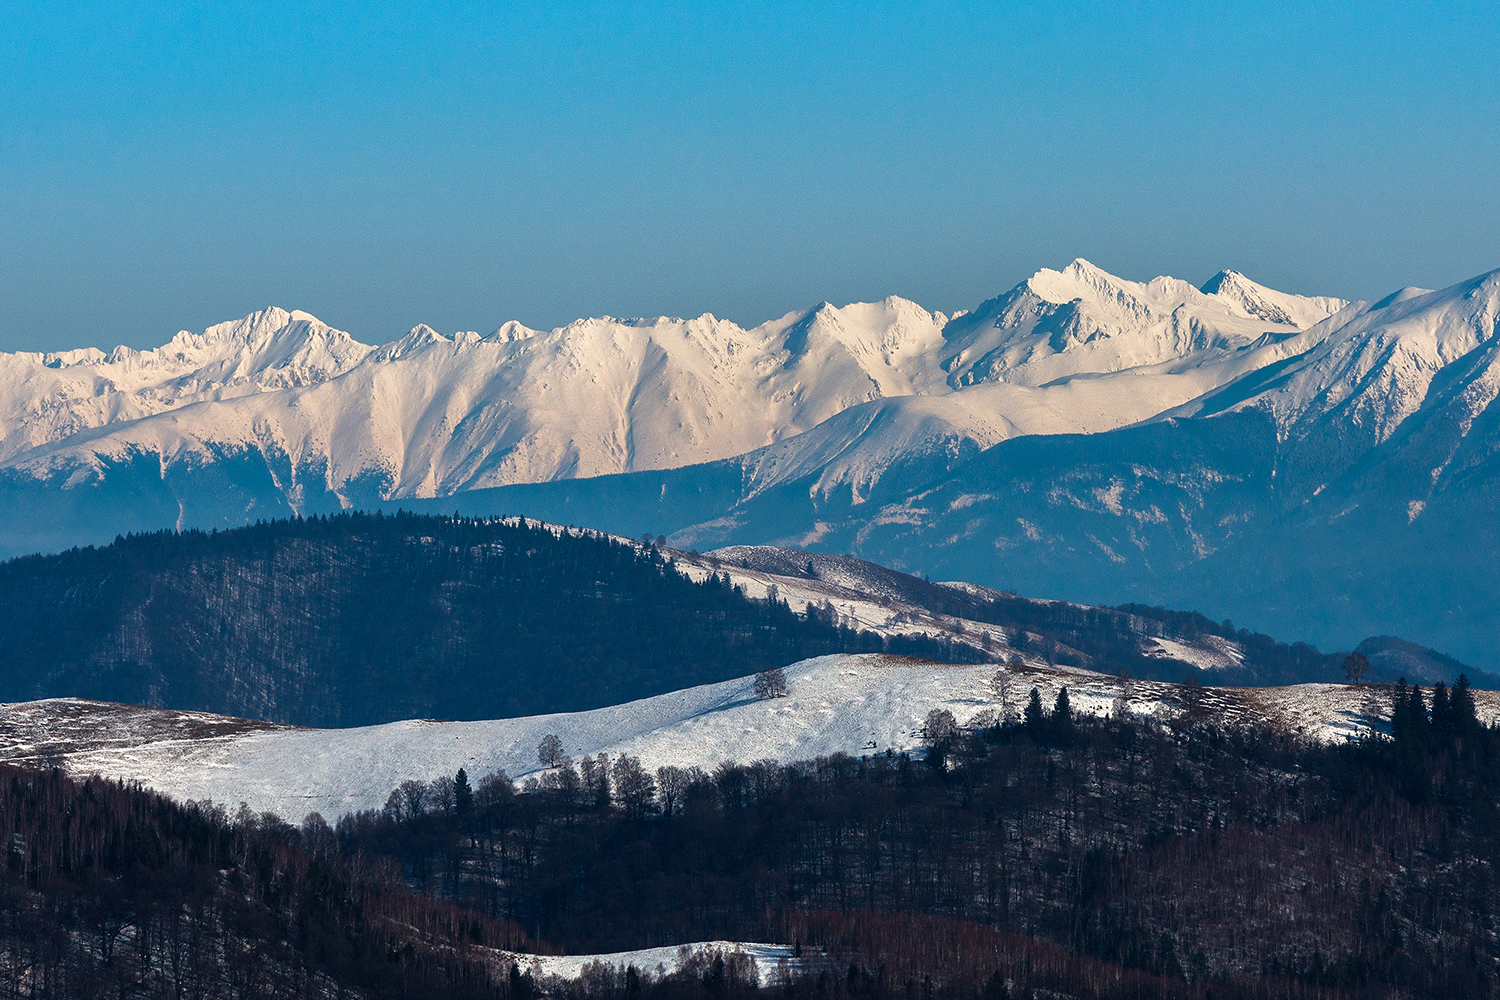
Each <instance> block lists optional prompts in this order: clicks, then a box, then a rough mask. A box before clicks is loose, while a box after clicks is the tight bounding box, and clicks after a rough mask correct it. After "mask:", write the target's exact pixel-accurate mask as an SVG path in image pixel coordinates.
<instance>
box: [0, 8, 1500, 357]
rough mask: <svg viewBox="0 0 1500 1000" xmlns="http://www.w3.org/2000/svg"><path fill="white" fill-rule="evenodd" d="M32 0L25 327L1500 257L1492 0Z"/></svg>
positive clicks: (742, 308) (390, 324) (1375, 288)
mask: <svg viewBox="0 0 1500 1000" xmlns="http://www.w3.org/2000/svg"><path fill="white" fill-rule="evenodd" d="M20 6H21V5H6V6H5V7H4V8H3V12H0V38H3V39H4V40H3V41H0V57H3V58H0V108H3V109H4V110H3V111H0V349H3V350H15V349H29V350H47V349H56V348H61V347H71V346H81V345H85V344H94V345H98V346H111V345H113V344H116V343H126V344H131V345H134V346H146V345H151V344H156V343H160V342H162V341H164V340H165V339H166V338H167V337H169V336H170V335H171V334H172V333H173V332H175V331H176V330H178V329H180V328H189V329H201V328H202V327H203V326H205V325H207V324H209V323H212V322H216V321H219V320H223V319H228V318H232V317H236V316H240V315H243V314H244V313H246V312H248V311H250V310H252V309H256V308H260V307H263V306H266V305H272V304H276V305H282V306H285V307H287V308H300V309H306V310H308V311H310V312H313V313H316V314H317V315H319V316H320V317H322V318H323V319H325V320H326V321H328V322H330V323H333V324H334V325H336V326H340V327H342V328H345V329H348V330H350V331H351V332H353V333H354V334H355V335H356V336H359V337H360V338H362V339H365V340H369V341H381V340H388V339H391V338H394V337H396V336H399V335H400V334H401V333H403V332H405V330H406V329H408V328H409V327H411V326H412V325H413V324H415V323H417V322H427V323H430V324H432V325H433V326H436V327H438V328H439V329H442V330H454V329H478V330H480V331H489V330H492V329H494V328H495V327H496V326H498V325H499V324H500V323H501V322H503V321H504V320H507V319H518V320H520V321H522V322H523V323H527V324H529V325H532V326H540V327H550V326H554V325H557V324H560V323H564V322H566V321H568V320H569V319H572V318H574V317H577V316H581V315H594V314H601V313H609V314H612V315H617V316H635V315H658V314H676V315H695V314H697V313H700V312H704V311H710V312H713V313H715V314H717V315H721V316H727V317H729V318H731V319H734V320H737V321H739V322H742V323H746V324H750V323H756V322H760V321H763V320H765V319H768V318H770V317H772V316H775V315H780V314H781V313H783V312H786V311H788V310H790V309H794V308H800V307H804V306H808V305H812V304H815V303H817V302H820V301H822V300H824V299H829V300H832V301H835V302H838V303H843V302H847V301H852V300H859V299H871V298H879V297H882V296H885V295H888V294H899V295H905V296H907V297H910V298H914V299H916V300H918V301H920V302H922V303H923V304H924V305H927V306H929V307H930V308H940V309H947V310H951V309H958V308H968V307H972V306H974V305H975V304H977V303H978V302H979V301H981V300H982V299H984V298H987V297H989V296H991V295H994V294H996V293H997V292H1000V291H1002V290H1004V289H1006V288H1008V287H1010V286H1011V285H1013V284H1015V283H1016V282H1017V281H1020V280H1022V279H1023V278H1025V277H1026V276H1027V275H1028V274H1030V273H1031V272H1033V271H1034V270H1036V269H1037V268H1038V267H1043V266H1051V267H1060V266H1062V265H1064V264H1066V263H1067V262H1068V261H1069V260H1071V259H1072V258H1073V257H1075V256H1084V257H1087V258H1089V259H1090V260H1092V261H1094V262H1095V263H1096V264H1099V265H1100V266H1101V267H1104V268H1106V269H1108V270H1111V271H1114V272H1115V273H1118V274H1122V275H1124V276H1126V277H1131V278H1138V279H1144V278H1149V277H1151V276H1153V275H1156V274H1159V273H1169V274H1174V275H1176V276H1178V277H1183V278H1188V279H1190V280H1194V281H1199V282H1201V281H1203V280H1205V279H1206V278H1208V277H1209V276H1210V275H1211V274H1213V273H1214V272H1215V271H1216V270H1218V269H1219V268H1221V267H1234V268H1237V269H1239V270H1242V271H1244V272H1246V273H1247V274H1249V275H1250V276H1251V277H1253V278H1255V279H1257V280H1260V281H1263V282H1265V283H1267V284H1271V285H1274V286H1276V287H1281V288H1285V289H1287V290H1290V291H1299V292H1306V293H1324V294H1334V295H1343V296H1349V297H1361V298H1373V297H1376V296H1379V295H1383V294H1384V293H1386V292H1388V291H1390V290H1392V289H1394V288H1396V287H1399V286H1401V285H1407V284H1420V285H1427V286H1440V285H1443V284H1448V283H1451V282H1454V281H1458V280H1461V279H1463V278H1465V277H1469V276H1472V275H1474V274H1478V273H1480V272H1483V271H1486V270H1490V269H1493V268H1496V267H1500V198H1497V197H1496V192H1497V191H1500V60H1497V58H1496V55H1495V53H1496V41H1497V37H1500V30H1497V29H1500V14H1497V13H1496V12H1495V9H1494V8H1493V7H1492V6H1488V5H1481V4H1474V5H1469V6H1443V5H1437V6H1429V7H1425V8H1421V9H1417V8H1415V7H1412V8H1410V9H1406V8H1404V6H1398V5H1394V4H1380V3H1367V4H1358V5H1356V4H1323V3H1320V4H1306V5H1263V4H1248V3H1246V4H1194V5H1187V4H1183V5H1165V4H1103V5H1098V4H1087V5H1082V4H1081V5H1025V4H1016V5H1001V4H984V5H966V4H942V3H927V4H901V5H894V4H880V3H860V4H854V3H850V4H837V5H817V6H812V5H800V4H782V3H755V4H716V5H698V4H588V3H575V4H567V5H564V4H556V5H553V4H548V5H531V4H510V5H500V4H494V5H474V6H464V5H460V4H453V5H446V6H445V7H444V9H443V12H441V13H437V14H434V13H430V12H412V11H411V10H409V9H407V7H408V6H410V5H389V6H386V5H380V4H375V3H361V4H354V3H349V4H325V5H318V6H311V5H309V6H301V5H279V6H278V5H271V4H214V5H208V4H204V5H201V6H172V7H169V6H165V5H151V4H139V5H109V6H100V7H98V8H95V9H90V7H89V6H88V5H75V4H67V5H64V4H60V3H53V4H43V5H37V9H35V10H30V11H26V10H20V9H19V8H20ZM125 7H128V8H129V9H128V10H122V9H121V8H125ZM1273 7H1274V10H1272V8H1273Z"/></svg>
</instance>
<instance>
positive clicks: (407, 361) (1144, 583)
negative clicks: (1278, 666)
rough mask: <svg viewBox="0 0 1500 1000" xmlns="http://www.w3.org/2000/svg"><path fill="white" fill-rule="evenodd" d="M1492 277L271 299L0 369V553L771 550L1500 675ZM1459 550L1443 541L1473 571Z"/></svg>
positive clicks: (1497, 381)
mask: <svg viewBox="0 0 1500 1000" xmlns="http://www.w3.org/2000/svg"><path fill="white" fill-rule="evenodd" d="M1497 315H1500V272H1496V273H1491V274H1486V275H1480V276H1478V277H1476V278H1474V279H1471V280H1469V281H1466V282H1461V283H1459V284H1457V285H1454V286H1452V287H1450V288H1446V289H1442V290H1438V291H1426V290H1421V289H1403V290H1401V291H1399V292H1396V293H1393V294H1392V295H1389V296H1387V297H1385V298H1383V299H1381V300H1380V301H1377V302H1374V303H1350V302H1346V301H1344V300H1342V299H1338V298H1332V297H1308V296H1300V295H1293V294H1289V293H1285V292H1279V291H1276V290H1274V289H1270V288H1267V287H1265V286H1262V285H1259V284H1257V283H1255V282H1254V281H1251V280H1250V279H1248V278H1246V277H1245V276H1244V275H1242V274H1240V273H1239V272H1236V271H1227V270H1226V271H1221V272H1219V273H1218V274H1216V275H1215V276H1214V277H1212V278H1211V279H1209V280H1208V281H1207V282H1205V283H1203V284H1202V285H1201V286H1197V285H1193V284H1192V283H1189V282H1186V281H1181V280H1178V279H1175V278H1170V277H1158V278H1153V279H1151V280H1150V281H1146V282H1135V281H1129V280H1126V279H1123V278H1119V277H1116V276H1114V275H1111V274H1109V273H1107V272H1105V271H1103V270H1101V269H1100V268H1098V267H1095V266H1094V265H1092V264H1090V263H1088V262H1087V261H1084V260H1081V259H1080V260H1075V261H1073V262H1072V263H1071V264H1069V265H1067V266H1066V267H1064V268H1062V269H1061V270H1050V269H1042V270H1040V271H1038V272H1036V274H1034V275H1032V276H1031V277H1030V278H1028V279H1027V280H1025V281H1023V282H1021V283H1020V284H1018V285H1017V286H1015V287H1014V288H1012V289H1011V290H1010V291H1008V292H1006V293H1004V294H1002V295H999V296H996V297H995V298H992V299H990V300H988V301H986V302H984V303H981V304H980V305H979V306H978V307H977V308H975V309H973V310H972V311H967V312H960V313H957V314H954V315H951V316H950V315H947V314H945V313H942V312H934V311H929V310H927V309H925V308H923V307H922V306H920V305H917V304H916V303H913V302H910V301H908V300H905V299H901V298H896V297H891V298H887V299H884V300H882V301H879V302H873V303H853V304H849V305H845V306H834V305H832V304H830V303H826V302H825V303H822V304H820V305H818V306H816V307H813V308H810V309H805V310H799V311H794V312H789V313H787V314H786V315H784V316H781V317H778V318H777V319H774V320H770V321H768V322H766V323H763V324H761V325H759V326H756V327H752V328H749V329H746V328H743V327H740V326H739V325H737V324H735V323H732V322H729V321H727V320H722V319H719V318H717V317H715V316H712V315H709V314H705V315H703V316H699V317H696V318H692V319H680V318H671V317H656V318H647V319H617V318H612V317H598V318H593V319H581V320H578V321H576V322H574V323H570V324H568V325H567V326H564V327H560V328H558V329H555V330H551V331H541V330H532V329H529V328H527V327H525V326H522V325H521V324H518V323H514V322H511V323H506V324H504V325H503V326H501V327H500V328H499V329H498V330H496V331H495V332H494V333H492V334H490V335H488V336H483V335H480V334H478V333H472V332H459V333H454V334H452V335H448V334H443V333H440V332H438V331H436V330H433V329H431V328H429V327H426V326H418V327H417V328H415V329H414V330H412V332H411V333H410V334H408V335H407V336H406V337H403V338H401V339H400V340H398V341H395V342H393V343H390V344H386V345H384V346H381V347H376V348H372V347H370V346H368V345H365V344H361V343H359V342H358V341H357V340H355V339H354V338H353V337H351V336H350V335H349V334H347V333H344V332H342V331H338V330H333V329H331V328H329V327H327V326H326V325H324V324H322V323H320V322H319V321H318V320H316V319H315V318H313V317H311V316H308V315H307V314H305V313H294V312H286V311H283V310H279V309H268V310H265V311H263V312H259V313H255V314H252V315H250V316H248V317H245V318H244V319H242V320H239V321H236V322H234V323H227V324H220V325H219V326H215V327H211V328H209V329H208V330H206V331H204V332H203V333H202V334H188V333H181V334H178V335H177V336H176V337H175V338H173V340H172V341H171V342H169V343H168V344H166V345H164V346H163V347H160V348H157V349H155V350H152V351H131V350H128V349H125V348H120V349H117V350H116V351H114V352H112V353H109V354H106V353H104V352H101V351H97V350H92V349H90V350H80V351H69V352H61V353H56V354H45V355H44V354H11V355H0V509H3V511H4V514H3V516H0V552H9V553H21V552H30V551H38V550H46V549H56V548H65V547H67V546H69V545H74V544H80V543H85V542H92V541H103V540H107V539H110V538H112V537H114V535H115V534H116V533H118V532H123V531H132V530H133V531H141V530H154V529H158V528H162V527H186V526H202V527H210V526H214V527H227V526H232V525H236V524H243V523H245V522H246V521H253V520H255V519H257V518H265V517H271V516H285V515H288V514H311V513H318V512H327V511H334V510H341V509H348V508H366V509H372V508H379V507H386V508H394V507H396V506H404V507H407V508H408V509H427V510H434V511H436V510H443V511H448V512H451V511H452V510H454V509H462V510H465V511H467V512H471V513H479V514H487V513H526V514H528V515H536V516H541V517H545V518H547V519H549V520H553V521H558V522H563V523H582V524H588V525H590V526H594V527H600V528H607V529H609V530H613V531H617V532H621V533H624V534H629V535H632V536H635V535H638V534H639V533H640V532H641V531H642V530H647V529H649V530H651V531H652V532H653V533H662V534H667V535H669V536H671V537H672V539H673V541H674V543H676V544H679V545H681V546H683V547H711V546H715V545H725V544H736V543H747V544H761V543H769V544H780V545H786V546H791V547H802V548H822V549H827V550H833V551H841V552H849V553H852V554H856V555H860V556H863V557H866V558H870V559H873V560H875V561H877V562H882V563H884V564H886V565H890V566H894V567H898V568H903V569H907V570H911V571H914V572H932V573H941V574H942V575H943V576H945V577H948V578H961V579H968V580H973V581H975V582H977V583H981V584H986V585H991V586H999V587H1006V588H1014V589H1018V590H1023V591H1025V592H1027V593H1032V594H1039V595H1050V596H1056V597H1064V598H1068V599H1070V600H1077V601H1081V602H1087V603H1095V604H1097V603H1105V602H1109V601H1122V600H1131V601H1149V602H1151V603H1159V602H1162V601H1168V600H1170V601H1174V602H1177V603H1180V604H1187V605H1192V606H1198V607H1203V608H1204V609H1205V610H1210V611H1215V612H1216V613H1221V614H1225V615H1230V616H1233V617H1235V618H1239V619H1249V620H1250V621H1253V622H1256V623H1262V622H1263V623H1265V624H1264V626H1263V627H1265V628H1267V629H1271V630H1274V631H1276V632H1279V633H1282V634H1301V635H1306V636H1308V637H1309V638H1311V639H1313V640H1315V641H1318V642H1320V643H1322V644H1324V645H1327V646H1331V647H1335V648H1337V647H1340V646H1343V647H1345V648H1347V646H1348V645H1352V643H1354V642H1356V641H1358V640H1359V639H1360V638H1361V637H1363V636H1367V635H1377V634H1391V633H1395V634H1402V635H1406V636H1409V637H1411V638H1415V639H1420V640H1422V641H1423V642H1425V643H1427V644H1429V645H1431V646H1435V647H1437V648H1440V649H1445V650H1446V651H1448V652H1451V653H1453V654H1455V655H1459V656H1462V657H1463V658H1464V659H1466V660H1469V661H1470V662H1474V663H1476V664H1478V665H1481V666H1485V667H1487V668H1490V669H1493V668H1495V667H1497V666H1500V663H1497V662H1496V660H1495V659H1494V657H1493V656H1492V655H1491V654H1490V653H1489V652H1487V651H1486V650H1484V649H1483V648H1480V647H1481V646H1482V644H1481V643H1478V641H1477V640H1476V639H1474V637H1473V622H1475V621H1479V620H1489V619H1488V618H1486V617H1484V616H1491V617H1500V577H1497V572H1500V571H1495V570H1493V569H1488V568H1486V567H1489V566H1494V565H1497V564H1500V532H1497V530H1496V529H1495V528H1494V526H1493V524H1492V522H1493V517H1492V516H1491V514H1490V512H1492V511H1493V510H1494V509H1495V508H1496V506H1497V505H1500V486H1497V484H1500V475H1497V471H1500V470H1497V469H1496V467H1495V459H1494V456H1495V455H1496V454H1497V453H1500V452H1497V450H1496V449H1497V447H1500V445H1497V444H1496V442H1497V441H1500V431H1497V430H1496V423H1495V417H1494V415H1493V407H1492V406H1491V404H1492V403H1493V401H1494V399H1495V397H1496V396H1497V394H1500V367H1497V363H1500V362H1497V356H1496V353H1495V352H1496V351H1497V350H1500V348H1497V347H1496V342H1497V340H1496V337H1495V322H1496V317H1497ZM1460 554H1462V556H1461V555H1460Z"/></svg>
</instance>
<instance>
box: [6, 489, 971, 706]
mask: <svg viewBox="0 0 1500 1000" xmlns="http://www.w3.org/2000/svg"><path fill="white" fill-rule="evenodd" d="M0 635H4V636H5V639H6V641H5V642H4V643H3V644H0V700H3V701H19V700H26V699H32V698H40V697H49V696H54V695H58V696H76V697H88V698H96V699H100V700H105V701H119V702H128V703H135V704H147V705H154V706H158V707H167V708H181V709H199V710H206V711H213V712H220V713H225V714H231V715H239V716H244V717H249V718H258V719H267V720H271V721H278V722H291V723H295V724H299V725H313V726H352V725H365V724H371V723H378V722H388V721H391V720H395V719H406V718H422V717H427V718H449V719H492V718H504V717H509V716H515V715H525V714H540V713H546V712H559V711H575V710H581V709H588V708H597V707H600V706H603V705H611V704H619V703H621V702H625V701H630V700H632V699H635V698H642V697H646V696H648V695H653V694H660V693H663V692H666V691H671V690H675V689H678V688H684V687H691V686H693V685H697V684H704V683H710V682H713V681H721V680H727V679H729V678H732V677H742V676H745V675H747V674H750V673H754V672H756V671H758V670H760V669H763V668H765V667H769V666H784V665H786V664H789V663H792V662H795V661H797V660H800V659H804V658H806V657H809V656H817V655H821V654H824V653H834V652H873V651H889V652H896V653H905V654H911V655H919V656H928V657H932V658H936V659H943V660H947V661H950V662H954V661H957V662H963V661H968V662H974V661H976V660H980V659H982V658H983V653H982V652H980V651H977V650H974V649H972V648H969V647H966V646H961V645H953V644H950V643H948V642H946V641H943V640H941V639H937V638H933V639H928V638H925V637H923V636H914V637H910V638H900V639H891V640H884V639H882V637H880V636H878V635H875V634H873V633H869V632H858V631H855V630H852V629H850V628H847V627H844V626H842V625H841V624H840V623H839V621H838V620H837V616H836V615H831V614H826V613H824V612H823V611H822V610H820V609H817V608H814V609H813V610H812V612H811V613H809V614H805V615H803V614H794V613H793V612H791V611H790V610H789V609H788V608H787V607H786V606H785V604H784V603H775V602H771V603H768V602H765V601H754V600H749V599H747V598H746V597H745V596H744V595H743V594H742V593H740V592H739V591H738V590H736V589H735V588H733V587H732V586H730V585H729V583H728V581H727V578H725V577H723V576H715V577H714V578H711V579H709V580H706V581H703V582H697V583H695V582H693V581H692V580H690V579H688V578H687V577H686V576H684V575H683V574H681V573H679V572H677V571H676V570H675V569H674V568H672V567H671V566H670V565H669V564H668V563H667V562H666V560H665V559H664V558H663V556H662V555H661V553H660V552H658V551H657V550H656V549H654V548H651V547H645V548H643V547H640V546H632V545H627V544H623V543H621V542H619V541H617V540H614V539H611V538H608V537H605V536H600V535H596V534H591V533H560V532H558V531H557V530H555V529H552V528H550V527H548V526H545V525H540V524H536V523H531V524H528V523H526V522H525V521H524V520H522V521H515V520H509V521H507V520H499V519H496V520H469V519H456V518H439V517H419V516H415V515H406V514H398V515H396V516H380V515H361V514H346V515H338V516H333V517H317V518H308V519H305V520H303V519H297V520H289V521H277V522H271V523H263V524H258V525H254V526H251V527H246V528H240V529H235V530H233V531H227V532H219V533H206V532H199V531H189V532H183V533H175V532H161V533H158V534H151V535H140V536H134V537H131V538H122V539H118V540H117V541H116V542H115V544H113V545H111V546H108V547H105V548H98V549H96V548H88V549H76V550H73V551H70V552H65V553H62V554H60V555H55V556H45V557H42V556H36V557H29V558H23V559H16V560H12V561H10V562H8V563H4V564H0Z"/></svg>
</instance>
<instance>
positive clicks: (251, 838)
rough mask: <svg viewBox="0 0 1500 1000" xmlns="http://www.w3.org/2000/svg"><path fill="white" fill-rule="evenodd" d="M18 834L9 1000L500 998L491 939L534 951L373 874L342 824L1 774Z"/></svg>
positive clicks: (0, 915) (5, 932)
mask: <svg viewBox="0 0 1500 1000" xmlns="http://www.w3.org/2000/svg"><path fill="white" fill-rule="evenodd" d="M0 836H3V837H4V841H5V843H4V849H5V865H4V869H3V873H0V996H4V997H37V998H58V1000H75V998H83V997H94V996H98V997H106V996H107V997H176V998H187V997H194V998H199V997H293V996H366V997H415V996H447V997H475V998H478V997H500V996H502V995H503V992H502V989H501V988H500V986H499V985H497V982H498V981H499V979H500V977H498V976H497V975H496V972H495V962H494V957H493V956H494V953H493V951H486V946H488V948H490V949H493V948H517V947H526V946H528V944H529V942H527V941H526V939H525V938H524V936H523V935H522V934H521V932H520V929H519V928H518V927H516V926H515V925H514V924H508V923H505V922H503V921H497V920H493V919H490V918H486V917H483V916H481V915H479V914H477V913H474V912H471V911H466V910H463V909H460V908H458V907H455V906H452V905H450V904H446V903H442V902H437V901H434V900H430V899H425V898H423V897H420V896H417V895H414V894H412V893H410V892H407V891H405V890H403V889H400V888H399V887H392V886H390V885H377V884H376V883H374V882H372V881H371V880H370V879H368V878H366V877H363V876H361V875H359V874H358V873H357V872H356V871H355V869H354V868H353V866H352V865H351V864H350V862H349V861H347V860H346V859H345V858H344V857H343V856H342V855H341V854H340V852H338V850H337V849H336V848H335V847H334V846H333V835H332V832H331V831H330V830H328V828H327V826H326V824H324V825H323V826H322V827H321V828H319V827H318V826H317V825H316V824H313V825H311V826H309V827H307V828H306V829H305V830H302V831H298V830H295V829H292V828H291V827H288V826H287V825H286V824H284V823H282V822H280V821H279V820H276V819H275V818H274V817H256V816H253V815H248V814H241V815H240V816H237V817H234V818H233V819H231V818H229V817H226V816H225V815H224V814H223V813H222V811H220V810H217V809H214V808H212V807H207V806H183V805H178V804H175V803H172V802H170V801H168V800H166V799H164V798H161V797H160V796H157V795H154V794H152V793H149V792H146V791H143V790H141V789H139V788H130V787H125V786H122V785H119V784H114V783H111V782H107V781H101V780H98V779H94V780H90V781H85V782H82V783H78V782H74V781H72V780H69V779H68V778H66V777H63V776H62V775H61V774H60V773H59V772H57V771H51V772H42V771H21V770H17V769H14V768H9V767H0ZM304 842H307V843H310V844H311V845H312V849H311V850H308V849H305V848H304ZM319 845H321V847H320V846H319Z"/></svg>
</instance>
